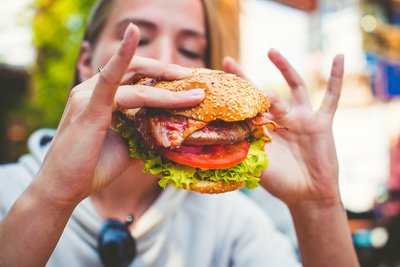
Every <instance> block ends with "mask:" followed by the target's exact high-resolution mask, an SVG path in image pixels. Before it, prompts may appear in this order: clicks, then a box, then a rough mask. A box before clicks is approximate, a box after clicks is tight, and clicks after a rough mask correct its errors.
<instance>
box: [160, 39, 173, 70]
mask: <svg viewBox="0 0 400 267" xmlns="http://www.w3.org/2000/svg"><path fill="white" fill-rule="evenodd" d="M158 52H159V53H158V58H157V60H159V61H160V62H163V63H165V64H174V63H176V62H175V51H174V46H173V41H172V40H171V38H169V37H168V36H165V37H162V38H160V43H159V49H158Z"/></svg>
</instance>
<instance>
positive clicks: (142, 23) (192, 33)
mask: <svg viewBox="0 0 400 267" xmlns="http://www.w3.org/2000/svg"><path fill="white" fill-rule="evenodd" d="M129 23H133V24H135V25H137V26H139V27H143V28H147V29H156V28H157V25H156V24H154V23H153V22H151V21H149V20H145V19H139V18H125V19H123V20H121V21H120V22H119V23H118V24H117V28H118V29H119V30H122V28H123V27H126V26H127V25H128V24H129ZM182 32H183V33H184V34H185V35H186V36H190V37H202V38H206V34H205V33H203V32H201V31H197V30H193V29H188V28H183V29H182Z"/></svg>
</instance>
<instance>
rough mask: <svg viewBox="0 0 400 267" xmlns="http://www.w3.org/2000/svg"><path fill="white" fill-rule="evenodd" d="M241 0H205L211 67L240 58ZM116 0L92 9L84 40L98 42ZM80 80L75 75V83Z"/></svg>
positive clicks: (209, 63)
mask: <svg viewBox="0 0 400 267" xmlns="http://www.w3.org/2000/svg"><path fill="white" fill-rule="evenodd" d="M239 1H240V0H202V3H203V6H204V10H205V16H206V27H207V37H208V53H207V56H206V58H205V63H206V66H207V67H208V68H211V69H222V61H223V58H224V57H226V56H230V57H232V58H234V59H236V60H239V50H240V48H239V39H240V36H239V32H240V31H239V10H240V5H239ZM113 3H114V1H112V0H99V1H98V2H97V3H96V5H95V6H94V8H93V9H92V12H91V15H90V17H89V21H88V24H87V28H86V32H85V35H84V41H88V42H89V43H90V44H91V45H96V42H97V39H98V37H99V36H100V34H101V31H102V30H103V28H104V25H105V24H106V22H107V20H108V17H109V15H110V13H111V10H112V7H113ZM78 81H79V79H78V75H77V74H76V75H75V84H76V83H77V82H78Z"/></svg>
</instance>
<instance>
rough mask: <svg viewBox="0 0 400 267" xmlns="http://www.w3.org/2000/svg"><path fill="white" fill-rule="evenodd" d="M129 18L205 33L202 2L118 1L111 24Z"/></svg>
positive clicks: (112, 13) (198, 0) (169, 0)
mask: <svg viewBox="0 0 400 267" xmlns="http://www.w3.org/2000/svg"><path fill="white" fill-rule="evenodd" d="M127 18H133V19H138V20H146V21H151V22H153V23H155V24H157V25H159V26H160V27H163V26H165V27H175V28H182V27H184V28H186V29H191V30H194V31H197V32H199V33H205V15H204V10H203V5H202V2H201V0H116V1H115V4H114V6H113V9H112V12H111V15H110V17H109V23H110V24H115V23H118V22H120V21H123V20H124V19H127Z"/></svg>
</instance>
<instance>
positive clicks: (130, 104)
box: [115, 85, 205, 110]
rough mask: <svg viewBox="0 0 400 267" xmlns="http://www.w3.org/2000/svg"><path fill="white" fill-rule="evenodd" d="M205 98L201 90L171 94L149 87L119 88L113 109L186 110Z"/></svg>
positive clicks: (167, 91) (127, 86)
mask: <svg viewBox="0 0 400 267" xmlns="http://www.w3.org/2000/svg"><path fill="white" fill-rule="evenodd" d="M204 96H205V93H204V90H203V89H193V90H189V91H182V92H173V91H169V90H166V89H159V88H154V87H149V86H139V85H134V86H129V85H126V86H121V87H120V88H119V89H118V91H117V94H116V95H115V106H116V107H115V109H118V110H123V109H135V108H141V107H152V108H186V107H193V106H196V105H198V104H200V103H201V101H203V99H204Z"/></svg>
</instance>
